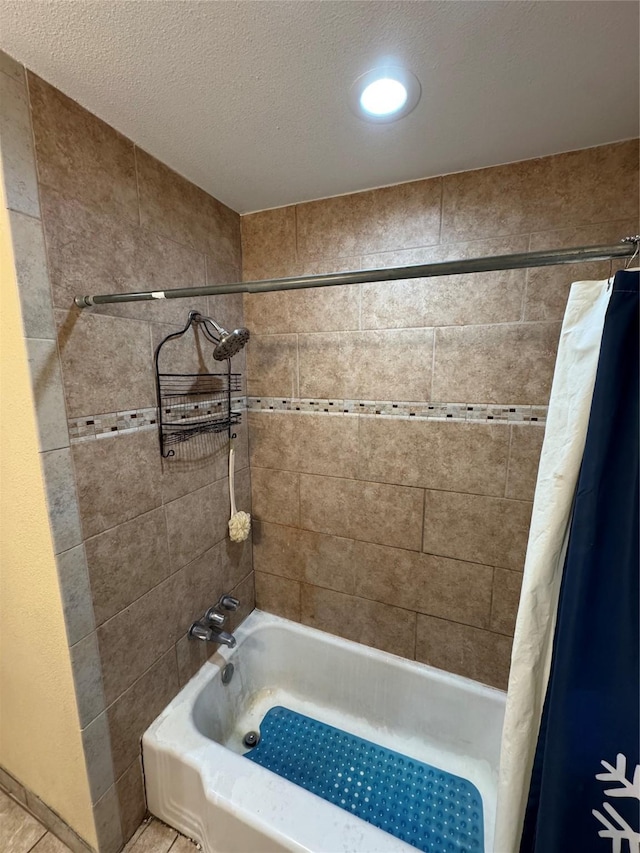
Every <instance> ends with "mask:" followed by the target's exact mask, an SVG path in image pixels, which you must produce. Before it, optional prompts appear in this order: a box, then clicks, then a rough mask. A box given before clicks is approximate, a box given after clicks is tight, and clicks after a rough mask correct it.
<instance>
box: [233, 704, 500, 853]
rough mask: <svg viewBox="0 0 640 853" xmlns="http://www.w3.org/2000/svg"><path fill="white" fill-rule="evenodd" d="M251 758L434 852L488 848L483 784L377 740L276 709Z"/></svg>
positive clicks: (467, 852)
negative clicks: (419, 759)
mask: <svg viewBox="0 0 640 853" xmlns="http://www.w3.org/2000/svg"><path fill="white" fill-rule="evenodd" d="M245 757H246V758H249V759H250V760H251V761H255V762H256V764H260V765H262V767H266V768H267V769H268V770H271V771H273V772H274V773H277V774H278V775H279V776H283V777H284V778H285V779H288V780H289V781H290V782H295V784H296V785H300V786H301V787H302V788H305V789H306V790H307V791H311V792H312V793H314V794H317V795H318V796H319V797H322V798H323V799H324V800H329V802H330V803H334V804H335V805H336V806H340V808H342V809H345V811H348V812H351V814H354V815H357V816H358V817H360V818H362V819H363V820H366V821H367V822H368V823H372V824H373V825H374V826H377V827H379V828H380V829H384V830H385V832H389V833H390V834H391V835H394V836H395V837H396V838H400V839H401V840H402V841H406V842H407V843H408V844H412V845H413V846H414V847H417V848H418V850H423V851H425V853H426V851H428V853H463V851H464V853H482V851H483V850H484V829H483V819H482V797H481V796H480V792H479V791H478V789H477V788H476V786H475V785H472V784H471V782H468V781H467V780H466V779H462V778H461V777H460V776H453V775H452V774H451V773H445V772H444V771H443V770H438V769H437V768H435V767H431V766H430V765H429V764H423V763H422V762H421V761H415V760H414V759H413V758H408V757H407V756H406V755H401V754H400V753H399V752H393V751H392V750H390V749H385V748H384V747H381V746H377V745H376V744H375V743H371V741H368V740H363V739H362V738H359V737H356V736H355V735H351V734H348V733H347V732H344V731H342V730H341V729H336V728H334V727H333V726H328V725H326V724H325V723H320V722H318V720H314V719H312V718H311V717H305V716H303V715H302V714H296V713H295V711H290V710H289V709H288V708H283V707H275V708H272V709H271V710H270V711H268V712H267V714H265V717H264V719H263V721H262V724H261V726H260V742H259V743H258V745H257V746H255V747H254V748H253V749H252V750H251V751H250V752H247V753H246V754H245Z"/></svg>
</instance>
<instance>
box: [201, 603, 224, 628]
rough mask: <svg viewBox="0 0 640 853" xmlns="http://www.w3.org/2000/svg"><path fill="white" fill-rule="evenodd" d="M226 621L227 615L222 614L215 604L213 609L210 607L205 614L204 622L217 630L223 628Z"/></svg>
mask: <svg viewBox="0 0 640 853" xmlns="http://www.w3.org/2000/svg"><path fill="white" fill-rule="evenodd" d="M226 621H227V615H226V613H220V611H219V610H218V605H217V604H214V605H213V607H210V608H209V609H208V610H207V612H206V613H205V614H204V619H203V622H206V624H207V625H215V626H216V628H222V626H223V625H224V623H225V622H226Z"/></svg>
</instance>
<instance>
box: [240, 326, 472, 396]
mask: <svg viewBox="0 0 640 853" xmlns="http://www.w3.org/2000/svg"><path fill="white" fill-rule="evenodd" d="M298 342H299V362H300V396H302V397H311V398H312V399H313V398H314V397H343V398H347V399H361V400H391V399H396V400H397V399H403V400H429V399H431V366H432V360H433V329H399V330H389V331H369V332H331V333H322V334H313V335H307V334H305V335H299V336H298ZM249 370H250V371H251V367H249ZM252 387H253V386H252V384H251V383H250V385H249V393H250V394H254V393H265V392H263V391H262V390H260V391H259V392H258V391H256V392H254V391H253V390H252ZM269 393H270V394H272V395H273V396H275V395H277V393H278V392H277V390H275V389H274V390H269ZM458 399H464V398H463V397H460V398H458Z"/></svg>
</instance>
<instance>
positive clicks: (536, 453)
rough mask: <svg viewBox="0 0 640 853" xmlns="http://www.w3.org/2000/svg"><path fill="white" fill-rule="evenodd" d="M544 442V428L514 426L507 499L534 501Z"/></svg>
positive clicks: (512, 427) (506, 492) (512, 429)
mask: <svg viewBox="0 0 640 853" xmlns="http://www.w3.org/2000/svg"><path fill="white" fill-rule="evenodd" d="M543 441H544V427H525V426H519V425H516V424H512V426H511V447H510V449H509V474H508V476H507V488H506V491H505V496H506V497H508V498H517V499H518V500H526V501H531V500H533V495H534V493H535V490H536V478H537V475H538V465H539V462H540V453H541V452H542V442H543Z"/></svg>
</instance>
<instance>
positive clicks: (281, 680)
mask: <svg viewBox="0 0 640 853" xmlns="http://www.w3.org/2000/svg"><path fill="white" fill-rule="evenodd" d="M235 636H236V639H237V646H236V648H234V649H227V648H221V650H220V651H219V652H217V653H216V654H215V655H214V656H213V657H212V658H211V659H210V661H209V662H208V663H206V664H205V665H204V666H203V667H202V668H201V669H200V671H199V672H198V673H197V675H196V676H195V677H194V678H192V679H191V681H190V682H189V683H188V684H187V685H186V686H185V687H184V689H183V690H182V691H181V692H180V693H179V694H178V695H177V696H176V697H175V699H174V700H173V701H172V702H171V704H170V705H169V706H168V707H167V708H165V710H164V711H163V712H162V713H161V714H160V716H159V717H158V718H157V719H156V720H155V721H154V722H153V723H152V725H151V726H150V727H149V729H148V730H147V732H146V733H145V735H144V738H143V742H142V747H143V759H144V771H145V784H146V791H147V802H148V806H149V810H150V811H151V813H152V814H154V815H156V816H157V817H159V818H160V819H161V820H163V821H165V822H166V823H168V824H170V825H171V826H173V827H175V828H176V829H178V830H180V831H181V832H183V833H184V834H185V835H187V836H189V837H190V838H193V839H195V840H196V841H198V842H199V843H200V844H201V845H202V847H203V849H204V851H205V853H272V851H273V853H275V852H276V851H313V853H400V852H401V851H406V853H411V851H413V853H415V848H414V847H411V846H410V845H408V844H406V843H404V842H402V841H400V840H399V839H397V838H395V837H393V836H392V835H389V834H387V833H386V832H383V831H382V830H380V829H377V828H376V827H374V826H372V825H370V824H368V823H366V822H365V821H363V820H360V819H359V818H357V817H355V816H354V815H351V814H349V813H347V812H346V811H343V810H342V809H340V808H338V807H337V806H334V805H332V804H331V803H329V802H327V801H325V800H323V799H321V798H320V797H317V796H315V795H314V794H311V793H309V792H307V791H305V790H304V789H303V788H300V787H298V786H297V785H294V784H293V783H291V782H289V781H287V780H286V779H283V778H281V777H280V776H278V775H276V774H274V773H272V772H270V771H269V770H266V769H264V768H263V767H260V766H259V765H257V764H255V763H254V762H252V761H248V760H247V759H246V758H243V757H242V753H244V752H247V748H246V747H245V746H243V743H242V741H243V737H244V735H245V734H246V733H247V732H248V731H252V730H257V729H259V724H260V722H261V720H262V718H263V717H264V715H265V713H266V712H267V711H268V710H269V709H270V708H272V707H273V706H275V705H284V706H285V707H287V708H290V709H292V710H294V711H297V712H299V713H302V714H306V715H307V716H310V717H314V718H315V719H318V720H321V721H322V722H325V723H328V724H330V725H333V726H337V727H338V728H341V729H344V730H346V731H348V732H351V733H353V734H356V735H359V736H360V737H363V738H366V739H367V740H371V741H374V742H375V743H378V744H380V745H381V746H385V747H388V748H390V749H393V750H396V751H397V752H401V753H404V754H406V755H409V756H412V757H413V758H415V759H417V760H420V761H424V762H426V763H427V764H431V765H434V766H436V767H439V768H441V769H443V770H446V771H448V772H450V773H453V774H456V775H458V776H463V777H464V778H466V779H468V780H469V781H471V782H473V784H474V785H476V787H477V788H478V789H479V791H480V793H481V795H482V799H483V805H484V826H485V853H491V851H492V850H493V827H494V820H495V798H496V779H497V770H498V757H499V749H500V734H501V730H502V721H503V715H504V704H505V694H504V693H503V692H502V691H500V690H494V689H493V688H491V687H485V686H484V685H482V684H478V683H477V682H474V681H470V680H469V679H466V678H461V677H460V676H456V675H451V674H449V673H446V672H442V671H441V670H438V669H434V668H433V667H430V666H425V665H423V664H419V663H415V662H412V661H408V660H405V659H404V658H399V657H396V656H395V655H391V654H387V653H385V652H380V651H376V650H374V649H370V648H368V647H367V646H362V645H360V644H358V643H352V642H349V641H348V640H343V639H341V638H339V637H334V636H332V635H330V634H325V633H324V632H322V631H317V630H315V629H313V628H308V627H306V626H303V625H299V624H297V623H295V622H290V621H288V620H286V619H281V618H279V617H277V616H272V615H271V614H267V613H262V612H261V611H259V610H255V611H253V613H251V615H250V616H249V617H248V618H247V619H246V620H245V621H244V623H243V624H242V625H241V626H240V628H238V630H237V631H236V634H235ZM230 662H231V663H233V664H234V667H235V671H234V674H233V677H232V679H231V681H230V682H229V683H228V684H223V681H222V669H223V667H224V666H225V665H226V664H227V663H230Z"/></svg>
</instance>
